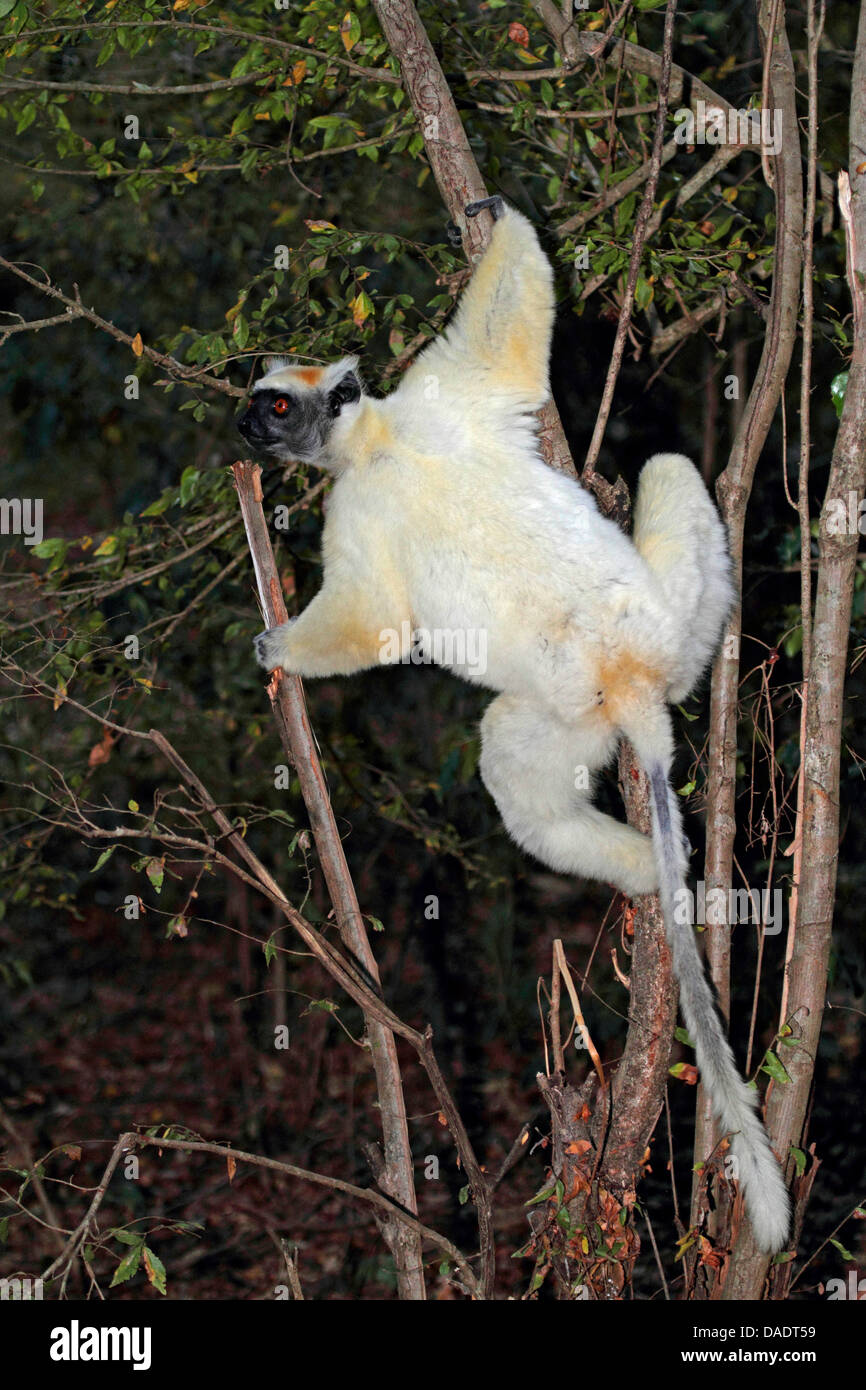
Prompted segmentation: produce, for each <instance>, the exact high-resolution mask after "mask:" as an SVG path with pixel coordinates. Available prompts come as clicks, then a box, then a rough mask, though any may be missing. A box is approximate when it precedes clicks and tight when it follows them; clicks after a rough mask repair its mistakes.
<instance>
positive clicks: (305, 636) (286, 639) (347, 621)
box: [255, 584, 410, 676]
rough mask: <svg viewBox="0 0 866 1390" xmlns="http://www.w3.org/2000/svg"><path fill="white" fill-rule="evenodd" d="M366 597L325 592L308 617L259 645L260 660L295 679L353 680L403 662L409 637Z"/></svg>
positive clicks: (271, 632)
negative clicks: (355, 675)
mask: <svg viewBox="0 0 866 1390" xmlns="http://www.w3.org/2000/svg"><path fill="white" fill-rule="evenodd" d="M385 612H387V606H383V608H382V609H381V611H378V610H377V609H376V608H375V607H374V605H373V604H372V603H371V602H370V600H369V597H368V596H365V595H364V594H363V593H359V592H357V591H352V590H350V589H348V588H346V587H342V586H341V587H339V588H337V587H333V586H332V587H330V588H329V587H328V585H327V584H326V585H325V587H324V588H323V589H322V590H321V591H320V592H319V593H318V594H317V595H316V597H315V598H314V599H313V601H312V602H311V603H310V604H308V606H307V607H306V608H305V609H304V611H303V613H301V615H300V616H299V617H297V618H294V619H292V620H291V621H290V622H288V623H283V624H282V625H281V626H280V627H271V628H268V630H267V631H266V632H262V633H260V634H259V636H258V637H256V639H255V648H256V659H257V661H258V662H259V664H260V665H261V666H264V668H265V670H266V671H272V670H273V669H274V667H276V666H282V668H283V669H284V670H285V671H288V672H290V674H291V675H293V676H348V675H351V674H352V673H353V672H354V671H363V670H366V669H367V668H369V667H370V666H377V665H379V664H380V663H381V664H382V665H387V664H389V663H392V662H394V661H397V660H399V659H400V656H401V655H402V654H403V646H405V645H406V643H405V641H404V638H405V635H406V633H408V631H409V627H410V624H409V621H408V613H407V615H406V619H405V625H404V624H403V623H401V622H400V620H398V619H395V620H394V622H393V624H392V625H391V626H389V620H388V619H387V618H385V619H384V620H383V616H382V615H383V613H385Z"/></svg>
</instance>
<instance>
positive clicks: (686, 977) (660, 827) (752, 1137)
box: [646, 762, 790, 1252]
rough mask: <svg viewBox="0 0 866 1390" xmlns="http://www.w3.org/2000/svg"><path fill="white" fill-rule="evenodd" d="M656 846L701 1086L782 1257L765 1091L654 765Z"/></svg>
mask: <svg viewBox="0 0 866 1390" xmlns="http://www.w3.org/2000/svg"><path fill="white" fill-rule="evenodd" d="M646 771H647V775H648V777H649V782H650V790H651V804H652V819H653V843H654V846H655V852H656V859H657V863H658V870H659V881H660V895H661V905H662V911H663V913H664V920H665V934H666V936H667V939H668V944H669V946H670V948H671V953H672V955H673V964H674V973H675V975H676V977H677V980H678V982H679V987H680V1008H681V1009H682V1014H683V1018H684V1020H685V1024H686V1027H687V1029H688V1031H689V1035H690V1037H691V1039H692V1041H693V1042H694V1045H695V1052H696V1054H697V1062H698V1069H699V1071H700V1076H701V1081H702V1082H703V1084H704V1086H705V1087H706V1089H707V1092H708V1094H709V1097H710V1101H711V1103H712V1107H713V1111H714V1113H715V1114H716V1116H717V1117H718V1119H719V1120H720V1121H721V1124H722V1128H723V1130H724V1131H725V1132H727V1133H729V1134H731V1136H732V1144H731V1152H732V1155H733V1158H734V1162H735V1169H734V1176H735V1177H736V1178H737V1179H738V1181H739V1183H740V1187H741V1189H742V1192H743V1197H744V1200H745V1204H746V1211H747V1213H748V1217H749V1221H750V1222H751V1226H752V1230H753V1232H754V1234H755V1240H756V1241H757V1243H758V1245H759V1246H760V1247H761V1249H762V1250H764V1251H767V1252H775V1251H776V1250H780V1249H781V1248H782V1246H783V1245H784V1244H785V1240H786V1237H787V1234H788V1228H789V1224H790V1211H789V1204H788V1193H787V1190H786V1188H785V1183H784V1179H783V1177H782V1171H781V1169H780V1167H779V1164H778V1162H777V1160H776V1157H775V1155H774V1153H773V1150H772V1149H771V1147H770V1141H769V1139H768V1138H767V1133H766V1130H765V1129H764V1126H763V1125H762V1124H761V1121H760V1120H759V1118H758V1116H757V1114H756V1113H755V1109H756V1105H757V1092H756V1091H755V1090H752V1089H750V1088H749V1087H748V1086H747V1085H746V1083H745V1081H744V1080H743V1079H742V1077H741V1076H740V1074H739V1072H738V1071H737V1067H736V1064H735V1062H734V1055H733V1053H732V1052H731V1049H730V1046H729V1044H728V1040H727V1038H726V1037H725V1031H724V1027H723V1025H722V1020H721V1018H720V1016H719V1013H718V1010H717V1009H716V1004H715V999H714V997H713V992H712V989H711V988H710V985H709V983H708V981H707V977H706V974H705V972H704V967H703V963H702V961H701V957H700V953H699V951H698V945H697V942H696V940H695V934H694V928H693V927H692V924H691V913H690V912H688V911H687V910H685V909H684V907H683V903H684V901H687V899H685V895H682V896H680V898H679V902H678V898H677V895H678V893H679V890H680V889H682V888H684V887H685V882H686V870H687V860H686V851H685V842H684V839H683V831H682V820H681V817H680V808H679V805H678V803H677V799H676V797H675V795H674V793H673V790H672V788H671V785H670V781H669V779H668V776H667V773H666V770H665V768H664V767H663V766H662V764H661V763H658V762H654V763H650V764H649V765H647V768H646Z"/></svg>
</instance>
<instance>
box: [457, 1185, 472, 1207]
mask: <svg viewBox="0 0 866 1390" xmlns="http://www.w3.org/2000/svg"><path fill="white" fill-rule="evenodd" d="M457 1200H458V1201H459V1203H460V1205H461V1207H465V1206H466V1203H467V1202H468V1201H469V1185H468V1183H467V1185H466V1187H461V1189H460V1191H459V1192H458V1194H457Z"/></svg>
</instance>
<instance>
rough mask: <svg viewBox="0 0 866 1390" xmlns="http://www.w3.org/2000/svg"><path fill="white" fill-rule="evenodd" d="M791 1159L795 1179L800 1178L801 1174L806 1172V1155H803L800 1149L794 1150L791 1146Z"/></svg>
mask: <svg viewBox="0 0 866 1390" xmlns="http://www.w3.org/2000/svg"><path fill="white" fill-rule="evenodd" d="M791 1157H792V1158H793V1160H794V1164H795V1168H796V1174H797V1177H798V1178H802V1176H803V1174H804V1173H805V1171H806V1155H805V1153H804V1152H803V1150H802V1149H795V1148H794V1145H793V1144H792V1145H791Z"/></svg>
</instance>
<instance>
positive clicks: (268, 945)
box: [262, 936, 277, 966]
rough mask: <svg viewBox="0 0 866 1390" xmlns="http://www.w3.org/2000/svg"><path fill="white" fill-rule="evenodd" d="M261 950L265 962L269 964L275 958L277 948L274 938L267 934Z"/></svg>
mask: <svg viewBox="0 0 866 1390" xmlns="http://www.w3.org/2000/svg"><path fill="white" fill-rule="evenodd" d="M262 950H263V951H264V953H265V964H266V965H267V966H271V965H272V964H273V962H274V961H275V960H276V958H277V948H276V946H275V945H274V938H273V937H272V936H269V937H268V939H267V941H266V942H265V944H264V946H263V947H262Z"/></svg>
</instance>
